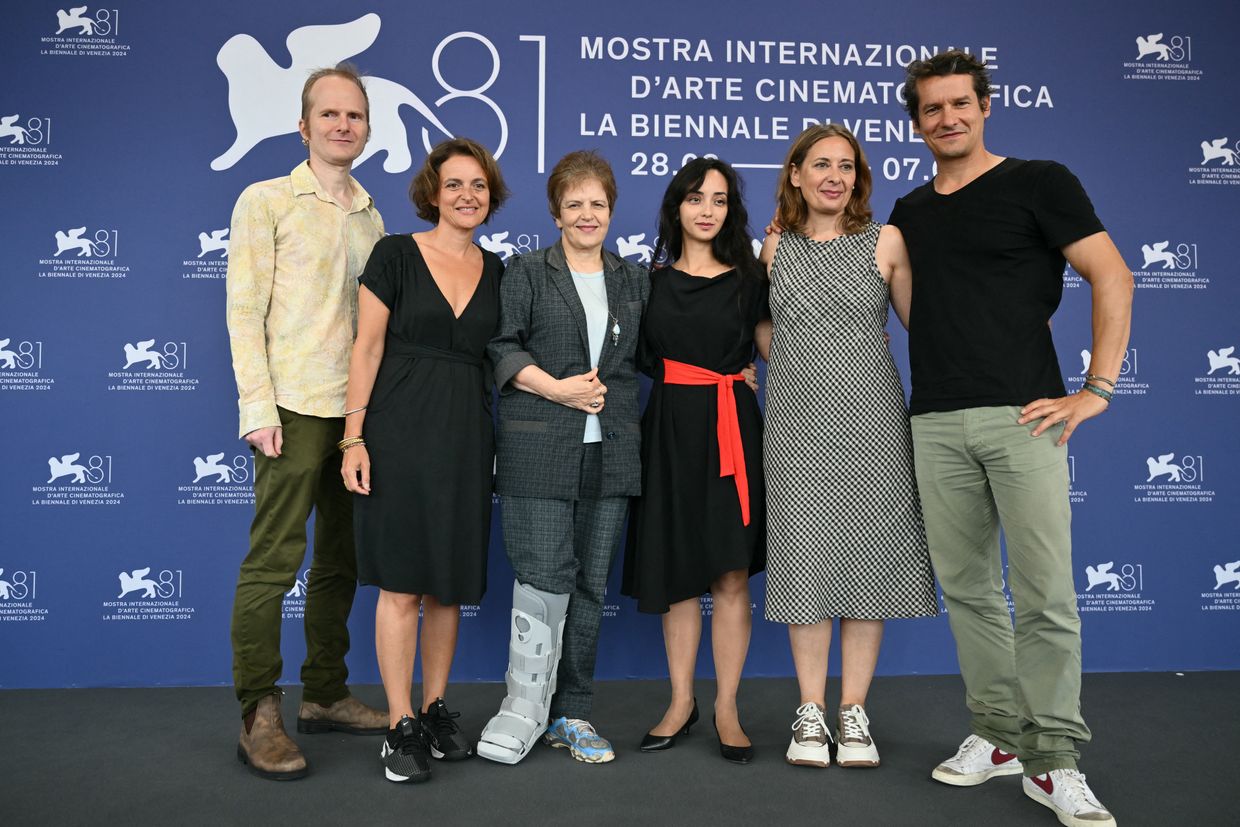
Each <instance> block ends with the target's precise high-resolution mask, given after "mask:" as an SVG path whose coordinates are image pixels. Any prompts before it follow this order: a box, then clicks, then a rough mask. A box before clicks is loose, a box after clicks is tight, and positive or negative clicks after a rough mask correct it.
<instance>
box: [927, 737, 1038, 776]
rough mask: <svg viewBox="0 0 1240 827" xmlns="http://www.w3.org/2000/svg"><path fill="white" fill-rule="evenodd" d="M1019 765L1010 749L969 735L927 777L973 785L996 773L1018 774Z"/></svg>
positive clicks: (1020, 769) (1020, 768)
mask: <svg viewBox="0 0 1240 827" xmlns="http://www.w3.org/2000/svg"><path fill="white" fill-rule="evenodd" d="M1023 769H1024V768H1023V767H1021V765H1020V761H1019V760H1018V759H1017V758H1016V756H1015V755H1013V754H1012V753H1010V752H1004V751H1003V750H1001V749H999V748H998V747H996V746H995V745H994V744H992V743H990V742H989V741H987V740H986V739H985V738H981V737H979V736H977V735H970V736H969V737H968V738H965V739H964V743H962V744H961V745H960V749H958V750H956V754H955V755H953V756H952V757H951V758H948V759H947V760H946V761H944V762H943V763H942V764H939V765H938V766H937V767H935V768H934V772H932V773H930V777H931V778H933V779H934V780H935V781H941V782H943V783H944V784H951V785H952V786H954V787H974V786H976V785H978V784H981V783H983V782H984V781H988V780H990V779H991V778H993V777H995V776H996V775H1019V774H1020V773H1021V771H1022V770H1023Z"/></svg>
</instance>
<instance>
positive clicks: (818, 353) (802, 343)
mask: <svg viewBox="0 0 1240 827" xmlns="http://www.w3.org/2000/svg"><path fill="white" fill-rule="evenodd" d="M880 229H881V227H880V225H878V224H870V226H869V227H867V228H866V229H865V230H863V231H862V232H860V233H857V234H855V235H846V236H841V237H839V238H835V239H832V240H830V241H826V242H818V241H812V240H810V239H808V238H806V237H805V236H802V235H798V234H796V233H784V235H783V237H782V239H781V240H780V242H779V246H778V247H777V248H776V251H775V261H774V265H773V266H772V268H771V293H770V303H771V319H772V322H773V323H774V335H773V338H772V341H771V354H770V355H771V358H770V366H769V368H768V371H767V389H766V432H765V441H764V451H763V453H764V466H765V471H766V480H767V515H768V525H767V547H768V552H767V581H766V582H767V588H766V618H767V620H771V621H775V622H778V623H817V622H819V621H822V620H825V619H827V618H832V617H845V618H855V619H867V620H877V619H882V618H892V617H923V616H931V615H935V614H937V613H938V602H937V600H936V597H935V590H934V579H933V575H932V574H931V570H930V556H929V553H928V551H927V547H926V533H925V528H924V526H923V524H922V518H921V504H920V502H919V501H918V498H917V483H916V481H915V479H914V476H913V450H912V438H911V436H910V433H909V423H908V411H907V408H906V407H905V404H904V390H903V387H902V386H901V384H900V376H899V374H898V373H897V371H896V366H895V363H894V362H893V361H892V358H891V351H890V349H889V348H888V346H887V343H886V342H885V341H884V338H883V329H884V327H885V326H886V324H887V306H888V295H889V293H888V288H887V284H886V282H884V281H883V278H882V276H881V275H880V274H879V272H878V266H877V264H876V262H875V258H874V251H875V247H876V245H877V243H878V233H879V230H880Z"/></svg>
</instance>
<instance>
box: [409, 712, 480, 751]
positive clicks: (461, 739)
mask: <svg viewBox="0 0 1240 827" xmlns="http://www.w3.org/2000/svg"><path fill="white" fill-rule="evenodd" d="M459 717H461V713H459V712H449V711H448V707H447V706H445V705H444V702H443V698H437V699H436V700H435V703H433V704H431V708H430V709H428V710H426V711H425V712H423V713H421V714H419V715H418V724H419V725H420V726H421V727H422V737H423V738H425V739H426V746H427V747H429V748H430V751H431V757H432V758H437V759H439V760H440V761H464V760H465V759H466V758H469V757H470V756H471V755H473V754H474V748H473V745H472V744H470V743H469V739H468V738H466V737H465V735H464V734H463V733H462V732H461V728H460V727H459V726H457V724H456V719H457V718H459Z"/></svg>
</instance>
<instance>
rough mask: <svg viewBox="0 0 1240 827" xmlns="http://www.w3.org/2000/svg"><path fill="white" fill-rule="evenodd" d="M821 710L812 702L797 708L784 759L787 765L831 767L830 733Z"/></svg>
mask: <svg viewBox="0 0 1240 827" xmlns="http://www.w3.org/2000/svg"><path fill="white" fill-rule="evenodd" d="M822 713H823V708H822V707H821V706H819V705H818V704H816V703H814V702H813V701H809V702H807V703H803V704H801V705H800V706H799V707H797V720H796V723H794V724H793V725H792V743H790V744H788V752H787V754H786V756H785V757H786V758H787V759H788V763H789V764H799V765H801V766H804V767H829V766H831V747H830V746H829V744H830V742H831V733H830V732H828V731H827V721H826V719H825V718H823V716H822Z"/></svg>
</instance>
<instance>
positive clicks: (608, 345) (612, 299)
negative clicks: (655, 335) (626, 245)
mask: <svg viewBox="0 0 1240 827" xmlns="http://www.w3.org/2000/svg"><path fill="white" fill-rule="evenodd" d="M622 265H623V262H622V260H621V259H619V258H617V257H616V256H613V255H612V254H611V253H610V252H609V251H607V250H604V251H603V282H604V284H605V285H606V286H607V332H606V334H605V335H604V336H603V353H602V355H600V356H599V360H598V361H599V365H600V366H602V364H603V361H604V360H605V359H608V357H609V356H610V357H611V358H614V357H615V356H616V355H617V354H619V353H622V352H623V349H622V348H620V347H618V345H619V343H620V342H623V341H624V339H625V337H627V336H632V335H635V334H636V333H637V331H636V329H634V330H625V329H624V325H623V324H622V323H621V322H620V320H621V319H623V318H624V302H625V300H626V299H627V298H628V291H627V290H625V286H626V285H625V283H624V273H625V270H624V267H623V266H622ZM617 326H618V327H620V330H619V332H617V331H616V327H617Z"/></svg>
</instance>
